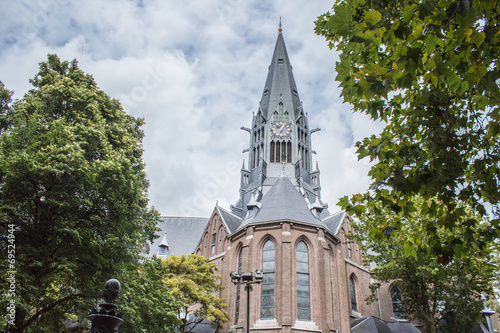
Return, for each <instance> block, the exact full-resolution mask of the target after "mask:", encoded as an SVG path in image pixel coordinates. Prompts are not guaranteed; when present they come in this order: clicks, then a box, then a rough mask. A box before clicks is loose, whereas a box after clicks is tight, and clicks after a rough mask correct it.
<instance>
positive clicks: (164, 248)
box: [158, 245, 169, 256]
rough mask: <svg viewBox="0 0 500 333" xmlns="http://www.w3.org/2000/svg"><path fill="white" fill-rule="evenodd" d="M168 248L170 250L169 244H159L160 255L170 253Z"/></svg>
mask: <svg viewBox="0 0 500 333" xmlns="http://www.w3.org/2000/svg"><path fill="white" fill-rule="evenodd" d="M168 250H169V247H168V246H166V245H160V246H159V251H158V254H159V255H160V256H166V255H168Z"/></svg>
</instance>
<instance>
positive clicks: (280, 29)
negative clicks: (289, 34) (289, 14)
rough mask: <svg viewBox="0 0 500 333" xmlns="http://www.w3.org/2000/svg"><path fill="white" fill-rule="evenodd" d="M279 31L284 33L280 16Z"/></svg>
mask: <svg viewBox="0 0 500 333" xmlns="http://www.w3.org/2000/svg"><path fill="white" fill-rule="evenodd" d="M278 31H279V33H281V32H282V31H283V29H282V28H281V16H280V25H279V26H278Z"/></svg>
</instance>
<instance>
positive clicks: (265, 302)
mask: <svg viewBox="0 0 500 333" xmlns="http://www.w3.org/2000/svg"><path fill="white" fill-rule="evenodd" d="M274 261H275V248H274V243H273V242H272V241H271V240H268V241H267V242H266V243H265V244H264V247H263V248H262V273H263V274H264V277H263V279H262V284H261V286H262V289H261V298H260V318H261V319H273V318H274V273H275V269H274Z"/></svg>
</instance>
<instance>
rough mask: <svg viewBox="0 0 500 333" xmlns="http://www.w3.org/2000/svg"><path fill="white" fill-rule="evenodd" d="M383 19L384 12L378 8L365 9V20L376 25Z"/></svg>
mask: <svg viewBox="0 0 500 333" xmlns="http://www.w3.org/2000/svg"><path fill="white" fill-rule="evenodd" d="M381 19H382V14H380V12H378V11H376V10H370V11H365V22H366V23H368V24H369V25H371V26H374V25H375V24H377V23H378V22H380V20H381Z"/></svg>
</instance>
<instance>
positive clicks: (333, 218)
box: [323, 210, 346, 235]
mask: <svg viewBox="0 0 500 333" xmlns="http://www.w3.org/2000/svg"><path fill="white" fill-rule="evenodd" d="M345 215H346V212H345V211H343V210H341V211H340V212H336V213H334V214H332V215H330V216H328V217H326V218H324V219H323V223H324V224H325V226H326V227H327V228H328V230H330V231H331V232H332V233H333V234H334V235H337V234H338V233H339V228H340V225H341V224H342V221H343V220H344V217H345Z"/></svg>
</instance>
